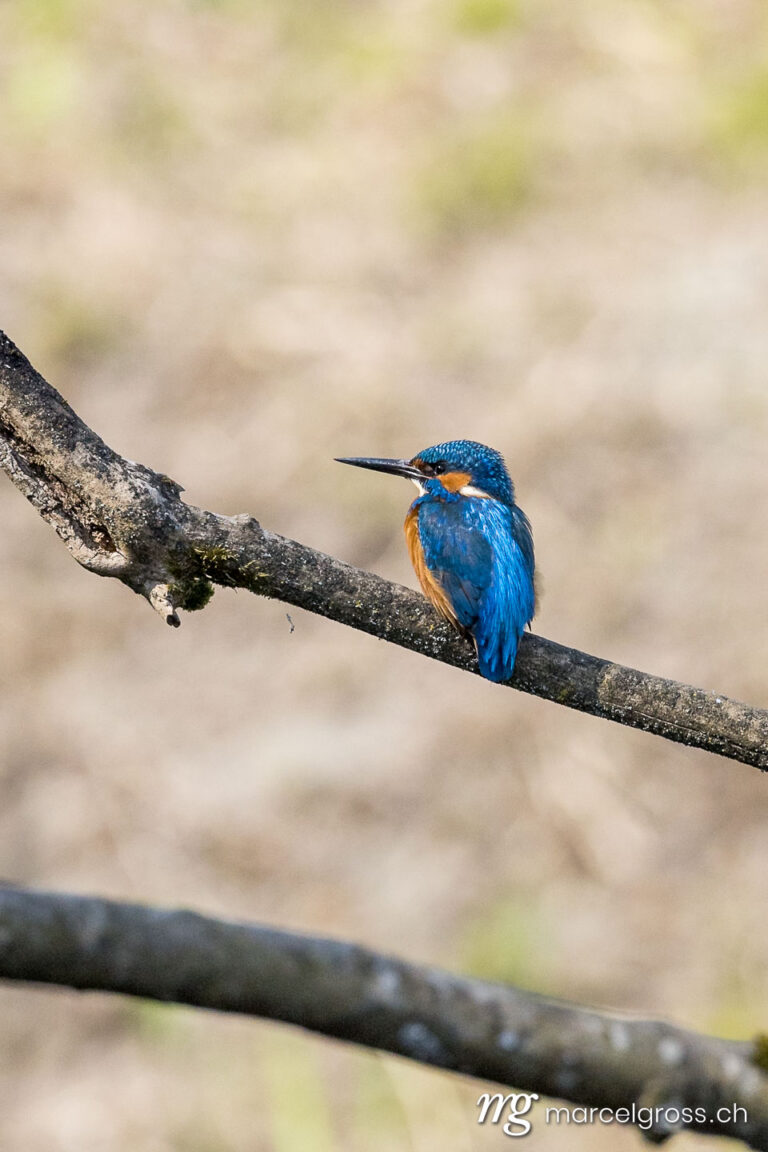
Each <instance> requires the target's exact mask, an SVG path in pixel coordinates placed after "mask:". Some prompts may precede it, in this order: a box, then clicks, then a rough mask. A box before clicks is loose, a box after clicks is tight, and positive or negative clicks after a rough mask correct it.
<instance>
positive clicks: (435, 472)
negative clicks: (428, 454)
mask: <svg viewBox="0 0 768 1152" xmlns="http://www.w3.org/2000/svg"><path fill="white" fill-rule="evenodd" d="M445 468H446V464H445V460H438V461H436V463H434V464H425V465H424V473H425V475H427V476H442V474H443V472H445Z"/></svg>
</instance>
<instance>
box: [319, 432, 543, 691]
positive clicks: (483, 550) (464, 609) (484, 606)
mask: <svg viewBox="0 0 768 1152" xmlns="http://www.w3.org/2000/svg"><path fill="white" fill-rule="evenodd" d="M338 461H339V463H340V464H354V465H355V466H356V467H358V468H373V469H374V470H375V471H377V472H389V473H391V474H392V475H394V476H405V477H407V478H408V479H409V480H413V482H414V484H415V485H416V487H417V488H418V490H419V495H418V496H417V497H416V499H415V500H414V502H413V504H411V507H410V508H409V510H408V515H407V516H406V518H405V538H406V541H407V543H408V551H409V553H410V557H411V563H412V564H413V567H414V568H415V570H416V575H417V576H418V578H419V583H420V584H421V586H422V588H423V589H424V592H425V594H426V595H427V596H428V597H429V599H430V600H431V601H432V603H433V604H434V606H435V608H436V609H437V611H438V612H439V613H440V614H441V615H442V616H444V617H445V618H446V619H447V620H449V621H450V622H451V624H453V625H454V627H456V628H458V629H459V631H460V632H462V633H463V634H464V635H467V636H471V637H472V639H473V640H474V642H475V648H476V649H477V659H478V663H479V665H480V671H481V672H482V674H483V676H485V677H487V679H488V680H495V681H497V682H498V681H500V680H507V679H508V678H509V677H510V676H511V675H512V670H513V668H514V666H515V658H516V656H517V647H518V644H519V643H520V637H521V636H522V634H523V632H524V630H525V627H526V625H527V624H530V622H531V620H532V619H533V615H534V612H535V609H536V594H535V590H534V576H533V573H534V559H533V537H532V535H531V525H530V523H529V522H528V517H527V516H526V515H525V513H524V512H523V511H522V510H521V509H520V508H518V506H517V504H516V503H515V489H514V486H513V484H512V481H511V480H510V478H509V473H508V472H507V469H506V465H505V464H504V458H503V456H502V455H501V453H500V452H496V451H495V450H494V449H493V448H487V447H486V446H485V445H484V444H478V443H477V442H476V441H475V440H451V441H450V442H449V443H447V444H436V445H435V446H434V448H426V449H425V450H424V451H423V452H419V454H418V455H417V456H414V457H413V459H412V460H380V459H377V458H375V457H368V456H362V457H351V458H349V457H345V458H342V457H339V458H338Z"/></svg>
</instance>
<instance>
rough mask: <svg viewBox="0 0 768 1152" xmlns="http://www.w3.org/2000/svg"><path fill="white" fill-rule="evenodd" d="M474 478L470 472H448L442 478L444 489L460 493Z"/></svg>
mask: <svg viewBox="0 0 768 1152" xmlns="http://www.w3.org/2000/svg"><path fill="white" fill-rule="evenodd" d="M471 479H472V477H471V476H470V474H469V472H446V473H445V475H444V476H441V477H440V481H441V483H442V485H443V488H445V489H446V491H448V492H458V491H459V490H460V489H461V488H464V487H466V485H467V484H469V482H470V480H471Z"/></svg>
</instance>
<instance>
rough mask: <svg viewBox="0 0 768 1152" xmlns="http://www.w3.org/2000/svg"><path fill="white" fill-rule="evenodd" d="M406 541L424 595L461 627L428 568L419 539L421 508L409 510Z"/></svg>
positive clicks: (405, 526)
mask: <svg viewBox="0 0 768 1152" xmlns="http://www.w3.org/2000/svg"><path fill="white" fill-rule="evenodd" d="M404 528H405V542H406V544H407V545H408V555H409V556H410V558H411V564H413V569H414V572H415V573H416V575H417V577H418V579H419V584H421V587H422V589H423V591H424V595H425V596H426V597H427V599H428V600H429V601H431V603H432V604H433V605H434V607H435V608H436V609H437V611H438V612H439V613H440V615H441V616H443V617H444V618H445V619H446V620H447V621H448V622H449V623H450V624H453V626H454V627H455V628H458V627H459V622H458V620H457V619H456V614H455V612H454V611H453V608H452V607H451V602H450V600H449V599H448V597H447V596H446V594H445V591H444V590H443V588H442V587H441V585H440V584H439V583H438V581H437V579H436V577H435V575H434V573H433V572H430V570H429V568H427V564H426V561H425V559H424V549H423V548H422V546H421V540H420V539H419V510H418V508H415V507H412V508H410V509H409V511H408V515H407V516H406V518H405V525H404Z"/></svg>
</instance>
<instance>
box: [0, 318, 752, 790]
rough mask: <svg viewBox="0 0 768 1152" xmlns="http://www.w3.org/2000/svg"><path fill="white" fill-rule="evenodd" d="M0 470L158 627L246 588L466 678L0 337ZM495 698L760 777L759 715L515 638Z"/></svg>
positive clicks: (416, 616)
mask: <svg viewBox="0 0 768 1152" xmlns="http://www.w3.org/2000/svg"><path fill="white" fill-rule="evenodd" d="M0 467H2V468H3V469H4V470H5V471H6V472H7V473H8V475H9V476H10V478H11V480H12V481H13V482H14V483H15V484H16V486H17V487H18V488H19V489H20V490H21V491H22V492H23V493H24V495H25V496H26V497H27V499H28V500H30V502H31V503H32V504H33V505H34V507H35V508H36V509H37V511H38V512H39V513H40V515H41V516H43V517H44V518H45V519H46V520H47V521H48V522H49V523H50V524H51V525H52V526H53V527H54V528H55V529H56V531H57V532H58V534H59V536H60V537H61V538H62V540H63V541H64V543H65V544H66V546H67V548H68V549H69V550H70V552H71V553H72V555H73V556H74V557H75V559H76V560H77V561H78V562H79V563H80V564H82V565H83V567H84V568H87V569H88V570H89V571H90V572H95V573H97V574H98V575H100V576H112V577H116V578H117V579H119V580H122V581H123V583H124V584H126V585H127V586H128V587H129V588H131V589H133V591H135V592H138V593H140V594H141V595H142V596H145V597H146V599H147V600H148V601H149V602H150V604H151V605H152V606H153V608H155V610H156V611H157V612H159V613H160V615H161V616H162V617H163V618H164V619H165V620H166V621H167V622H168V623H169V624H173V625H178V624H179V615H178V612H179V610H180V609H181V610H187V611H191V610H194V609H197V608H202V607H204V605H205V604H206V603H207V601H208V599H209V598H210V596H211V594H212V591H213V585H214V584H219V585H224V586H227V587H232V588H247V589H249V590H250V591H251V592H255V593H257V594H259V595H261V596H269V597H273V598H275V599H279V600H283V601H285V602H287V603H289V604H295V605H298V606H299V607H302V608H306V609H307V610H308V611H310V612H316V613H318V614H320V615H321V616H327V617H328V618H330V619H332V620H337V621H339V622H340V623H343V624H347V625H349V626H350V627H352V628H358V629H360V630H362V631H364V632H369V633H370V634H372V635H374V636H378V637H380V638H381V639H384V640H389V641H390V642H391V643H394V644H399V645H401V646H402V647H404V648H410V649H412V650H413V651H415V652H419V653H421V654H422V655H424V656H430V657H431V658H432V659H435V660H442V661H444V662H445V663H447V664H452V665H454V666H456V667H458V668H462V669H464V670H466V671H470V672H474V673H477V662H476V660H475V656H474V652H473V650H472V648H471V645H470V644H469V643H467V642H466V641H465V640H463V639H462V638H461V637H459V636H457V635H456V634H455V633H453V632H452V631H451V630H450V628H449V627H448V626H447V625H445V624H444V623H443V622H442V621H440V620H439V618H438V617H437V615H436V614H435V612H434V611H433V609H432V608H431V607H430V605H429V604H428V603H427V601H426V600H425V599H424V597H423V596H421V595H420V594H418V593H415V592H412V591H410V590H409V589H407V588H403V587H401V586H399V585H397V584H392V583H390V582H389V581H387V580H383V579H382V578H381V577H379V576H375V575H373V574H372V573H370V572H361V571H360V570H359V569H356V568H352V567H350V566H349V565H347V564H343V563H341V562H340V561H339V560H335V559H333V558H332V557H330V556H324V555H323V554H322V553H319V552H315V551H314V550H313V549H311V548H307V547H305V546H304V545H302V544H299V543H297V542H296V541H294V540H287V539H284V538H283V537H281V536H278V535H276V534H274V533H272V532H269V531H267V530H266V529H264V528H262V527H261V526H260V524H259V523H258V522H257V521H256V520H254V519H253V518H252V517H251V516H247V515H244V516H235V517H227V516H218V515H216V514H214V513H212V512H207V511H204V510H203V509H200V508H195V507H193V506H191V505H188V504H185V503H184V502H183V500H182V499H181V492H182V491H183V489H182V488H181V486H180V485H179V484H176V483H175V482H174V481H173V480H170V479H169V478H168V477H167V476H162V475H160V474H158V473H157V472H153V471H152V470H151V469H150V468H146V467H144V466H143V465H141V464H135V463H133V462H132V461H129V460H125V459H124V458H123V457H121V456H119V455H118V454H117V453H116V452H114V451H113V450H112V449H111V448H109V447H108V446H107V445H106V444H105V443H104V442H103V440H101V439H100V438H99V437H98V436H97V435H96V434H95V433H94V432H92V431H91V429H90V428H88V427H87V426H86V425H85V424H84V423H83V422H82V420H80V419H79V417H78V416H77V415H76V414H75V413H74V412H73V411H72V409H71V408H70V407H69V405H68V404H67V403H66V402H65V401H64V400H63V399H62V397H61V396H60V395H59V394H58V392H56V390H55V389H54V388H52V387H51V386H50V385H49V384H48V383H46V381H45V380H43V378H42V377H41V376H40V375H39V374H38V373H37V372H36V371H35V370H34V369H33V368H32V366H31V365H30V364H29V362H28V361H27V360H26V358H25V357H24V356H23V355H22V354H21V352H20V351H19V350H18V349H17V348H16V346H15V345H14V344H13V343H12V342H11V340H9V339H8V337H7V336H5V335H4V334H3V333H0ZM509 686H511V687H512V688H517V689H519V690H521V691H524V692H530V693H532V694H533V695H536V696H541V697H544V698H545V699H547V700H553V701H555V702H556V703H558V704H564V705H566V706H567V707H569V708H576V709H578V710H579V711H582V712H589V713H592V714H593V715H595V716H602V717H605V718H607V719H609V720H615V721H617V722H618V723H621V724H627V725H629V726H631V727H634V728H640V729H643V730H644V731H647V732H653V733H655V734H656V735H658V736H663V737H665V738H666V739H668V740H675V741H677V742H679V743H681V744H687V745H691V746H693V747H697V748H704V749H706V750H707V751H709V752H716V753H719V754H720V755H722V756H727V757H730V758H731V759H734V760H740V761H742V762H743V763H745V764H752V765H754V766H755V767H757V768H761V769H766V768H768V712H767V711H765V710H762V709H759V708H753V707H750V706H749V705H747V704H742V703H739V702H738V701H735V700H731V699H729V698H728V697H726V696H723V695H718V694H717V693H715V692H711V691H704V690H702V689H699V688H694V687H691V686H690V685H687V684H680V683H677V682H676V681H672V680H664V679H661V678H659V677H657V676H650V675H648V674H646V673H644V672H639V671H636V670H635V669H633V668H625V667H623V666H621V665H619V664H614V663H612V662H611V661H609V660H602V659H600V658H598V657H595V656H589V655H587V654H586V653H584V652H579V651H576V650H575V649H571V648H565V647H563V646H562V645H560V644H555V643H553V642H552V641H551V640H545V639H543V638H542V637H540V636H534V635H526V636H525V637H524V638H523V643H522V645H521V649H520V654H519V656H518V661H517V666H516V668H515V673H514V676H513V677H512V679H511V681H509ZM489 690H490V689H489Z"/></svg>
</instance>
